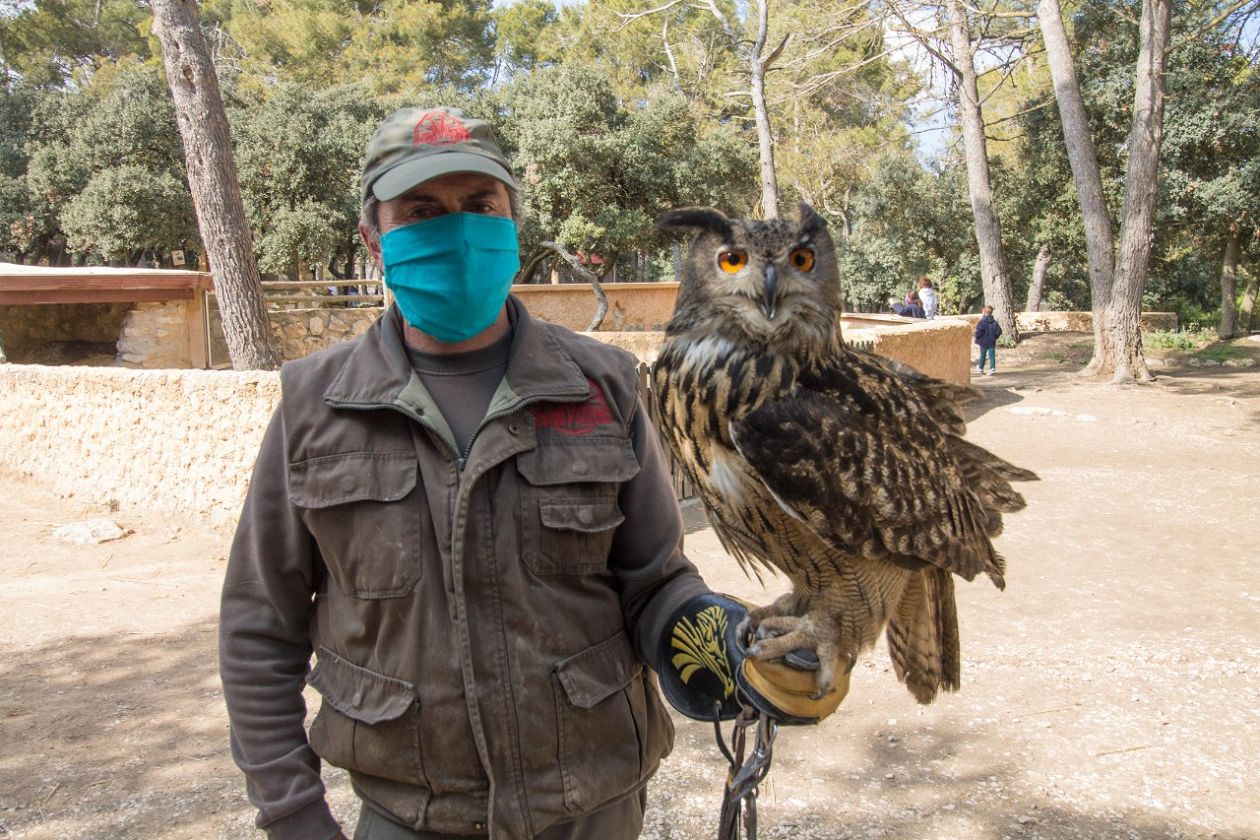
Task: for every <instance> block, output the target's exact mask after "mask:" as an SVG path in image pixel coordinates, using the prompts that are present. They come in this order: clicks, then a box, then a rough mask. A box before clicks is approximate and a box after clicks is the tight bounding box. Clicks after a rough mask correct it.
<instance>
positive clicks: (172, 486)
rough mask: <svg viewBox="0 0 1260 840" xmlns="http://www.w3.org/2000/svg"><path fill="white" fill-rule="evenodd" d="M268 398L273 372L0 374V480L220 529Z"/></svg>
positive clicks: (23, 369) (14, 368)
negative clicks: (21, 480) (13, 478)
mask: <svg viewBox="0 0 1260 840" xmlns="http://www.w3.org/2000/svg"><path fill="white" fill-rule="evenodd" d="M279 392H280V377H279V374H277V373H274V372H273V373H265V372H245V373H238V372H234V371H200V370H180V371H150V370H127V369H123V368H89V367H45V366H42V365H0V471H10V472H16V473H19V474H22V475H26V476H30V477H32V478H34V479H35V480H37V481H39V482H40V483H41V484H44V485H45V486H47V487H49V488H51V489H52V490H53V491H55V492H57V493H59V494H62V495H65V496H71V497H75V498H78V499H80V500H82V501H85V502H91V503H95V504H110V503H116V504H117V505H118V506H120V507H121V508H124V509H126V508H137V509H139V508H144V509H155V510H160V511H162V512H165V513H172V514H175V515H180V516H188V517H189V518H191V519H194V520H196V521H198V522H208V523H211V524H225V523H230V522H233V521H235V519H236V517H237V515H238V514H239V513H240V507H241V502H242V501H243V500H244V497H245V490H246V487H247V485H248V482H249V474H250V471H251V470H252V468H253V463H254V458H255V456H256V455H257V453H258V446H259V444H260V443H261V441H262V434H263V431H264V429H265V428H266V425H267V420H268V418H269V417H270V416H271V412H272V409H273V408H274V407H275V404H276V402H277V400H278V399H279Z"/></svg>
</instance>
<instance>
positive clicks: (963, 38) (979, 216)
mask: <svg viewBox="0 0 1260 840" xmlns="http://www.w3.org/2000/svg"><path fill="white" fill-rule="evenodd" d="M947 5H948V8H949V38H950V44H951V46H952V47H953V50H954V62H955V64H956V66H957V73H958V117H959V121H960V122H961V123H962V130H963V149H964V151H965V153H966V157H967V186H968V188H969V190H970V192H971V212H972V214H973V215H974V216H975V221H976V243H977V244H978V245H979V246H980V274H981V277H982V280H983V285H984V297H985V303H987V304H989V305H990V306H992V307H993V317H994V318H996V319H997V322H998V324H1000V325H1001V327H1002V334H1003V335H1006V336H1009V337H1010V339H1011V340H1012V341H1019V328H1018V327H1017V326H1016V324H1015V307H1014V305H1013V304H1012V302H1011V283H1010V278H1009V277H1007V274H1006V255H1005V253H1004V252H1003V251H1002V226H1001V224H999V222H998V216H997V209H996V208H995V207H994V205H993V185H992V182H991V179H990V177H989V156H988V148H987V144H986V142H985V139H984V119H983V117H982V116H981V113H980V94H979V90H978V86H977V83H976V65H975V49H974V47H973V46H972V43H971V32H970V30H969V28H968V26H967V13H966V11H965V10H964V9H963V5H962V2H961V0H949V2H948V4H947Z"/></svg>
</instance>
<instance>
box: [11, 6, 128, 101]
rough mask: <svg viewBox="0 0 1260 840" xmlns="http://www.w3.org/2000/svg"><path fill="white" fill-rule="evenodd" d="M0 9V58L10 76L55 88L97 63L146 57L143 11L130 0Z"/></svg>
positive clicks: (84, 73) (91, 69) (94, 66)
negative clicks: (130, 57) (129, 57)
mask: <svg viewBox="0 0 1260 840" xmlns="http://www.w3.org/2000/svg"><path fill="white" fill-rule="evenodd" d="M7 5H9V6H10V8H11V9H12V11H10V10H8V9H6V10H4V11H0V61H2V62H3V64H4V67H3V68H0V70H4V71H6V72H7V75H9V76H10V77H13V76H16V77H17V78H19V79H21V80H22V81H23V82H24V83H25V84H27V85H30V86H33V87H42V88H49V89H55V88H60V87H62V86H63V85H65V84H66V83H67V82H69V81H71V80H73V79H75V78H76V77H90V75H91V73H92V71H93V70H94V69H95V68H97V67H98V66H100V65H102V64H107V63H109V62H111V61H116V60H119V59H123V58H126V57H128V56H140V57H142V58H147V57H148V54H149V50H148V43H147V41H146V40H145V37H144V35H143V34H142V29H143V28H145V26H144V25H145V23H146V21H147V19H148V16H149V15H148V11H147V10H146V9H145V7H144V6H142V5H141V4H139V3H136V2H134V0H31V2H26V3H12V4H7Z"/></svg>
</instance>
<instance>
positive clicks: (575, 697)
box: [555, 632, 647, 813]
mask: <svg viewBox="0 0 1260 840" xmlns="http://www.w3.org/2000/svg"><path fill="white" fill-rule="evenodd" d="M642 671H643V666H642V665H640V664H639V662H638V660H636V659H635V658H634V652H633V651H632V649H631V647H630V639H629V638H628V637H627V636H626V634H625V632H619V633H618V634H617V635H616V636H613V637H612V638H611V639H608V640H606V641H603V642H600V643H599V644H597V645H594V646H593V647H590V648H587V649H586V650H584V651H582V652H581V653H579V654H577V655H576V656H572V657H569V658H568V659H566V660H564V661H562V662H560V663H558V664H557V665H556V666H555V680H556V682H555V695H556V723H557V726H558V732H557V741H558V744H559V755H558V756H557V759H558V761H559V763H560V776H561V780H562V782H563V784H564V804H565V806H566V807H567V808H568V809H569V810H570V811H572V812H574V813H581V812H583V811H586V810H588V809H590V808H591V807H593V806H595V805H598V804H600V803H602V802H607V801H609V800H611V799H614V798H616V797H617V796H619V795H621V794H623V793H625V792H626V791H628V790H630V789H631V788H633V787H634V786H635V785H637V784H639V781H640V779H642V777H643V769H644V768H643V750H642V747H643V737H644V732H645V730H646V729H647V720H646V718H645V710H644V708H643V705H642V702H641V699H640V698H642V696H643V692H642V687H641V677H640V674H641V673H642ZM633 689H638V691H637V692H636V691H632V690H633ZM636 699H640V702H638V703H636V702H635V700H636Z"/></svg>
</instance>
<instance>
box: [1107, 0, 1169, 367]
mask: <svg viewBox="0 0 1260 840" xmlns="http://www.w3.org/2000/svg"><path fill="white" fill-rule="evenodd" d="M1171 11H1172V3H1171V0H1142V17H1141V20H1140V21H1139V24H1138V41H1139V45H1140V46H1139V50H1138V61H1137V71H1136V74H1135V77H1134V93H1133V129H1132V132H1131V133H1130V136H1129V163H1128V167H1127V168H1126V171H1125V193H1124V209H1123V210H1122V211H1121V220H1120V241H1119V243H1118V244H1117V249H1116V271H1115V279H1114V281H1113V287H1112V293H1111V295H1110V296H1109V297H1108V299H1107V301H1106V303H1105V305H1104V314H1105V319H1104V324H1103V329H1104V332H1103V336H1104V339H1103V346H1102V347H1101V348H1099V347H1095V348H1094V359H1093V360H1091V361H1090V364H1089V366H1088V367H1087V368H1086V371H1087V372H1095V373H1101V374H1110V375H1111V381H1112V382H1117V383H1119V382H1132V381H1134V380H1138V381H1143V382H1146V381H1149V380H1151V379H1153V378H1154V377H1152V376H1151V374H1150V371H1149V370H1147V367H1146V359H1145V358H1144V357H1143V356H1142V333H1141V326H1140V321H1141V315H1142V292H1143V291H1144V290H1145V288H1146V279H1147V271H1148V269H1149V267H1150V260H1151V238H1152V237H1151V229H1152V224H1153V222H1154V219H1155V195H1156V190H1157V189H1158V186H1159V181H1158V175H1159V150H1160V145H1161V143H1162V142H1163V137H1164V93H1165V83H1166V79H1165V76H1166V73H1167V63H1168V35H1169V27H1168V25H1169V15H1170V14H1171Z"/></svg>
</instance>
